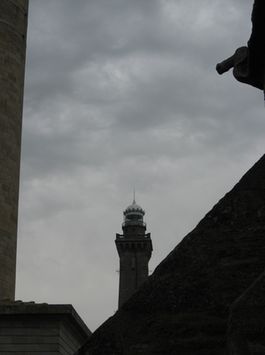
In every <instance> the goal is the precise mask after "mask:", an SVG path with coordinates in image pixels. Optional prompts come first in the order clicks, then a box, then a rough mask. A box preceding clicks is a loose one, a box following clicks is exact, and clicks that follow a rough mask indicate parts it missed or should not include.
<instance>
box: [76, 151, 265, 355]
mask: <svg viewBox="0 0 265 355" xmlns="http://www.w3.org/2000/svg"><path fill="white" fill-rule="evenodd" d="M264 270H265V156H263V157H262V158H261V159H260V160H259V161H258V162H257V163H256V164H255V165H254V166H253V168H252V169H250V170H249V171H248V172H247V173H246V174H245V175H244V176H243V178H242V179H241V180H240V182H239V183H238V184H237V185H236V186H235V187H234V188H233V189H232V190H231V191H230V192H229V193H228V194H226V195H225V197H224V198H223V199H221V200H220V201H219V202H218V203H217V204H216V205H215V206H214V207H213V209H212V210H211V211H210V212H209V213H208V214H207V215H206V216H205V217H204V218H203V219H202V221H201V222H200V223H199V224H198V225H197V227H196V228H195V229H194V230H193V231H192V232H191V233H189V234H188V235H187V236H186V237H185V238H184V239H183V240H182V242H181V243H180V244H178V245H177V246H176V248H175V249H174V250H173V251H172V252H171V253H170V254H169V255H168V257H167V258H166V259H165V260H164V261H162V263H161V264H160V265H159V266H158V267H157V269H156V270H155V272H154V273H153V274H152V275H151V276H150V277H149V279H148V280H147V282H146V283H145V284H144V285H143V286H142V287H141V288H140V290H139V291H138V292H137V293H136V294H135V295H134V296H133V297H132V298H131V299H130V300H129V301H128V302H127V303H125V304H124V306H123V307H122V309H121V310H119V311H118V312H117V313H116V314H115V315H114V316H113V317H111V318H110V319H109V320H107V322H105V323H104V324H103V325H102V326H101V327H100V328H99V329H98V330H97V331H96V332H95V333H94V334H93V335H92V337H91V338H90V339H89V341H88V343H87V344H86V346H85V347H84V348H83V349H82V350H81V351H80V353H79V354H89V355H108V354H109V355H118V354H126V355H128V354H132V355H137V354H144V355H149V354H150V355H151V354H152V355H154V354H161V355H162V354H167V355H169V354H181V355H188V354H189V355H207V354H209V355H219V354H222V355H223V354H224V349H225V348H226V331H227V322H228V318H229V312H230V306H231V305H232V304H233V303H234V302H235V301H236V300H237V299H238V298H239V296H240V295H242V294H243V293H244V292H245V290H246V289H248V288H249V287H250V286H251V284H252V283H253V282H254V281H255V279H257V278H258V277H259V275H260V274H261V273H262V272H263V271H264Z"/></svg>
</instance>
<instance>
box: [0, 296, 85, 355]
mask: <svg viewBox="0 0 265 355" xmlns="http://www.w3.org/2000/svg"><path fill="white" fill-rule="evenodd" d="M90 334H91V332H90V331H89V329H88V328H87V327H86V325H85V324H84V323H83V321H82V320H81V319H80V317H79V316H78V315H77V313H76V312H75V310H74V309H73V307H72V306H71V305H48V304H35V303H22V302H21V303H13V304H9V305H8V304H5V305H0V354H2V355H4V354H9V355H12V354H14V355H15V354H19V355H23V354H25V355H33V354H41V355H51V354H52V355H56V354H58V355H59V354H60V355H72V354H74V353H75V352H76V351H77V350H78V349H79V348H80V346H81V345H82V344H84V342H85V341H86V339H87V338H88V337H89V335H90Z"/></svg>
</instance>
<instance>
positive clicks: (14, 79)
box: [0, 0, 28, 300]
mask: <svg viewBox="0 0 265 355" xmlns="http://www.w3.org/2000/svg"><path fill="white" fill-rule="evenodd" d="M27 11H28V0H1V1H0V300H2V299H14V297H15V274H16V246H17V217H18V192H19V169H20V147H21V124H22V105H23V88H24V72H25V50H26V32H27Z"/></svg>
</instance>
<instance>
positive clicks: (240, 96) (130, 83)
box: [17, 0, 265, 330]
mask: <svg viewBox="0 0 265 355" xmlns="http://www.w3.org/2000/svg"><path fill="white" fill-rule="evenodd" d="M251 5H252V4H251V2H249V1H247V0H244V1H243V0H230V1H228V0H211V1H210V0H185V1H184V0H145V1H142V0H134V1H130V0H111V1H110V0H97V1H94V0H89V1H84V0H76V1H74V2H73V1H70V0H56V1H54V0H46V1H45V2H44V1H41V0H34V1H31V4H30V16H29V31H28V52H27V70H26V88H25V104H24V127H23V154H22V171H21V194H20V225H19V245H18V275H17V298H21V299H23V300H31V299H33V300H36V301H40V302H50V303H73V305H74V306H75V308H76V309H77V311H78V312H79V313H80V315H81V317H83V319H84V320H85V321H86V323H87V325H88V326H89V327H90V328H91V329H92V330H94V329H95V328H96V327H97V326H98V325H100V324H101V323H102V322H103V321H104V320H105V319H106V318H107V317H109V316H111V315H112V313H113V312H114V311H115V310H116V308H117V295H118V273H117V272H116V270H118V268H119V264H118V254H117V252H116V250H115V245H114V238H115V233H116V232H120V231H121V223H122V211H123V209H124V208H125V207H126V206H127V205H128V204H129V203H130V202H131V200H132V190H133V187H135V188H136V198H137V202H138V203H139V204H140V205H142V207H143V208H144V209H145V210H146V221H147V224H148V230H149V231H150V232H151V233H152V239H153V244H154V253H153V258H152V261H151V269H154V268H155V266H156V265H157V264H158V263H159V262H160V261H161V260H162V259H163V258H164V257H165V256H166V255H167V253H168V252H169V251H170V250H171V249H172V248H173V247H174V246H175V245H176V244H177V243H178V242H179V241H180V240H181V239H182V238H183V237H184V235H185V233H187V232H188V231H190V230H191V229H192V228H193V227H194V225H195V224H196V223H197V222H198V221H199V219H200V218H201V217H202V216H203V215H204V214H205V213H206V212H207V211H208V209H209V208H211V206H212V204H213V203H215V202H217V200H218V199H219V198H221V197H222V195H223V194H224V193H225V192H226V191H227V190H228V189H230V188H231V187H232V186H233V184H234V183H235V182H236V181H237V180H238V179H239V178H240V177H241V175H242V174H243V173H244V172H245V171H246V169H248V168H249V167H250V166H251V165H252V164H253V163H254V162H255V161H256V160H257V159H258V158H259V157H260V156H261V155H262V154H263V153H264V148H265V144H264V129H265V120H264V107H263V98H262V93H261V92H258V91H256V90H255V89H252V88H251V87H247V86H244V85H240V84H239V83H237V82H235V81H234V79H233V78H232V75H230V73H229V74H226V75H225V76H224V77H219V76H218V75H217V74H216V73H215V65H216V63H217V62H218V61H220V60H223V59H224V58H225V57H226V56H229V55H231V54H232V52H233V51H234V50H235V48H237V47H238V46H241V45H244V44H245V43H246V41H247V39H248V37H249V34H250V29H251V23H250V14H251Z"/></svg>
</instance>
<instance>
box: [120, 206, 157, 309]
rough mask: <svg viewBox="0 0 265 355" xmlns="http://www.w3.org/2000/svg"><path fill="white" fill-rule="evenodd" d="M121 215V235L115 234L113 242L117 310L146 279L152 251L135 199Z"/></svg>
mask: <svg viewBox="0 0 265 355" xmlns="http://www.w3.org/2000/svg"><path fill="white" fill-rule="evenodd" d="M123 214H124V222H123V224H122V230H123V234H116V240H115V243H116V247H117V250H118V253H119V257H120V285H119V308H120V307H121V306H122V305H123V303H124V302H126V301H127V299H129V298H130V297H131V295H132V294H133V293H134V292H135V291H136V290H137V289H138V287H139V286H140V285H141V284H142V283H143V282H144V281H145V280H146V279H147V277H148V262H149V260H150V258H151V254H152V250H153V247H152V241H151V236H150V233H147V234H146V233H145V232H146V224H145V222H144V219H143V217H144V214H145V212H144V210H143V209H142V208H141V207H140V206H139V205H137V204H136V202H135V199H134V200H133V203H132V204H131V205H130V206H128V207H127V208H126V210H125V211H124V212H123Z"/></svg>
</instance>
